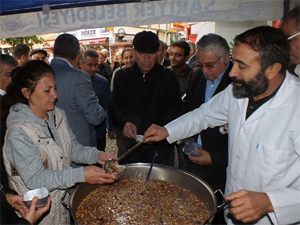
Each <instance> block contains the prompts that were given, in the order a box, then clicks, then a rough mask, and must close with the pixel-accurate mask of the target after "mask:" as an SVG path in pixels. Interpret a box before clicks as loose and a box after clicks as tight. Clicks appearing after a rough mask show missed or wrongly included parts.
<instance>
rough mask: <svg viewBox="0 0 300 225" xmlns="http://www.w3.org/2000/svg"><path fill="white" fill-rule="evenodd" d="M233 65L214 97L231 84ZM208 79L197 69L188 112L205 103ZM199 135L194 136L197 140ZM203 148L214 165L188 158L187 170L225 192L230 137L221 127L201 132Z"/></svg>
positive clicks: (227, 71)
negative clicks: (221, 130)
mask: <svg viewBox="0 0 300 225" xmlns="http://www.w3.org/2000/svg"><path fill="white" fill-rule="evenodd" d="M231 68H232V63H231V62H230V66H229V67H228V69H227V70H226V71H225V74H224V76H223V77H222V79H221V81H220V83H219V85H218V87H217V89H216V91H215V92H214V94H213V95H216V94H217V93H219V92H221V91H223V90H224V89H225V88H226V87H227V86H228V85H229V84H230V83H231V79H230V77H229V72H230V70H231ZM205 87H206V78H205V77H204V75H203V73H202V71H201V70H200V69H196V70H195V71H194V72H193V73H192V76H191V79H190V82H189V87H188V91H187V96H186V102H187V111H192V110H194V109H196V108H198V107H200V106H201V105H202V104H203V103H204V101H205ZM197 138H198V134H197V135H195V136H194V139H195V140H197ZM201 141H202V148H203V149H204V150H206V151H208V152H209V153H210V155H211V159H212V165H208V166H200V165H198V164H195V163H192V162H191V161H190V160H189V158H188V157H186V163H187V170H188V171H190V172H192V173H194V174H195V175H197V176H199V177H201V178H202V179H204V180H205V181H206V182H207V183H208V184H209V185H210V186H211V187H212V188H213V189H214V190H216V189H221V190H222V191H224V189H225V182H226V167H227V163H228V135H227V134H222V133H221V132H220V131H219V127H215V128H208V129H206V130H204V131H202V132H201Z"/></svg>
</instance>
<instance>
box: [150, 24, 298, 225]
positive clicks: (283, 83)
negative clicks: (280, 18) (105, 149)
mask: <svg viewBox="0 0 300 225" xmlns="http://www.w3.org/2000/svg"><path fill="white" fill-rule="evenodd" d="M232 59H233V63H234V64H233V67H232V70H231V72H230V77H231V78H232V81H233V83H232V84H231V85H229V86H228V87H227V88H226V89H225V90H224V91H223V92H221V93H219V94H218V95H216V96H215V97H213V98H212V99H211V100H210V101H208V102H207V103H205V104H203V105H202V106H201V107H200V108H198V109H195V110H194V111H192V112H190V113H187V114H185V115H183V116H182V117H180V118H178V119H176V120H174V121H172V122H171V123H169V124H167V125H166V126H164V127H159V126H157V125H152V126H151V127H150V128H149V129H148V130H147V131H146V132H145V134H144V138H145V139H146V142H153V141H159V140H161V139H164V138H167V140H168V141H169V142H170V143H172V142H174V141H176V140H178V139H181V138H186V137H189V136H191V135H194V134H195V133H199V132H200V131H201V130H203V129H206V128H207V127H214V126H220V125H222V124H225V123H228V136H229V162H228V168H227V182H226V188H225V195H226V196H227V197H226V200H227V201H229V202H230V207H229V210H228V211H227V212H225V216H226V220H227V223H228V224H241V223H251V224H264V225H265V224H298V223H299V222H300V213H299V208H300V199H299V193H300V176H299V168H300V127H299V115H300V105H299V101H300V82H299V79H298V78H296V77H295V76H293V75H291V74H290V73H288V72H286V69H287V66H288V63H289V45H288V41H287V39H286V36H285V35H284V34H283V32H282V31H280V30H279V29H276V28H272V27H267V26H261V27H257V28H253V29H251V30H248V31H246V32H244V33H242V34H240V35H238V36H236V38H235V44H234V47H233V52H232ZM296 196H298V197H296ZM228 213H229V214H228Z"/></svg>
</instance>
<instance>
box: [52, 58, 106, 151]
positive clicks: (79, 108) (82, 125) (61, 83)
mask: <svg viewBox="0 0 300 225" xmlns="http://www.w3.org/2000/svg"><path fill="white" fill-rule="evenodd" d="M51 66H52V68H53V69H54V72H55V81H56V85H57V96H58V101H57V102H56V106H58V107H59V108H61V109H63V110H64V111H65V113H66V115H67V119H68V122H69V125H70V127H71V129H72V131H73V133H74V134H75V136H76V138H77V141H78V142H79V143H80V144H82V145H84V146H92V147H96V145H97V142H96V133H95V128H94V126H96V125H98V124H100V123H102V122H103V121H104V120H105V111H104V110H103V108H102V107H101V106H100V104H98V98H97V97H96V95H95V92H94V89H93V87H92V82H91V78H90V77H89V75H88V74H87V73H85V72H83V71H81V70H77V69H75V68H74V67H72V66H70V65H69V64H68V63H67V62H66V61H64V60H63V59H60V58H54V59H52V60H51Z"/></svg>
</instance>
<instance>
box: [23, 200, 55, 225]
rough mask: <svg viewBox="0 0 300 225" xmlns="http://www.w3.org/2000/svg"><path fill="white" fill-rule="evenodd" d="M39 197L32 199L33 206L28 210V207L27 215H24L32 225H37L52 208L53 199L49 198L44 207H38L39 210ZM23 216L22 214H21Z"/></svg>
mask: <svg viewBox="0 0 300 225" xmlns="http://www.w3.org/2000/svg"><path fill="white" fill-rule="evenodd" d="M38 200H39V199H38V197H37V196H35V197H34V198H33V199H32V202H31V206H30V208H29V209H28V208H27V207H26V209H25V213H24V215H22V216H23V217H24V218H25V219H26V220H28V222H29V223H30V224H35V223H36V221H37V220H38V219H39V218H40V217H41V216H42V215H43V214H44V213H45V212H47V211H48V210H49V208H50V203H51V198H50V197H48V201H47V204H46V205H45V206H43V207H38V208H37V203H38ZM21 214H22V213H21Z"/></svg>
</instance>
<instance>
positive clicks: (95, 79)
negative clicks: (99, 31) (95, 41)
mask: <svg viewBox="0 0 300 225" xmlns="http://www.w3.org/2000/svg"><path fill="white" fill-rule="evenodd" d="M98 62H99V53H98V52H97V51H95V50H92V49H88V50H85V51H84V52H83V53H82V55H81V59H80V67H81V69H82V71H84V72H86V73H87V74H88V75H89V76H90V78H91V81H92V86H93V89H94V91H95V93H96V96H97V98H98V99H99V104H100V105H101V106H102V108H103V109H104V110H105V113H106V119H105V120H104V121H103V122H102V123H101V124H99V125H97V126H95V129H96V136H97V148H98V149H99V150H101V151H105V146H106V127H108V129H107V130H108V137H109V138H111V139H112V138H114V136H115V131H114V126H113V124H112V121H111V118H110V114H109V111H108V102H109V97H110V88H109V85H108V81H107V79H106V78H104V77H102V76H100V75H99V74H97V69H98Z"/></svg>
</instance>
